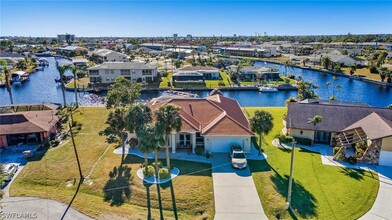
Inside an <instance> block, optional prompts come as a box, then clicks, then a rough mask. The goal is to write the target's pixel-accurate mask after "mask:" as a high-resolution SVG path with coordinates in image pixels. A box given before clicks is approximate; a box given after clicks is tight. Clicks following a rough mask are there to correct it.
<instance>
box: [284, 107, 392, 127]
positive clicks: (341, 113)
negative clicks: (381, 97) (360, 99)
mask: <svg viewBox="0 0 392 220" xmlns="http://www.w3.org/2000/svg"><path fill="white" fill-rule="evenodd" d="M373 112H375V113H377V114H378V115H379V116H381V117H383V118H385V119H387V120H392V109H388V108H373V107H366V106H347V105H332V104H318V103H289V104H288V113H287V127H289V128H297V129H303V130H318V131H327V132H339V131H342V130H343V129H345V128H347V127H349V126H350V125H352V124H354V123H356V122H358V121H359V120H361V119H363V118H365V117H366V116H368V115H370V114H371V113H373ZM315 115H321V116H322V117H323V121H322V122H321V123H319V124H317V125H315V126H314V125H313V124H308V118H313V117H314V116H315ZM290 116H291V121H292V124H290V120H289V117H290Z"/></svg>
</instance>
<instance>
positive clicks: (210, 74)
mask: <svg viewBox="0 0 392 220" xmlns="http://www.w3.org/2000/svg"><path fill="white" fill-rule="evenodd" d="M219 77H220V71H219V69H217V68H215V67H209V66H185V67H182V68H179V69H177V70H176V72H175V73H174V74H173V77H172V80H173V81H175V82H176V81H200V80H214V79H219Z"/></svg>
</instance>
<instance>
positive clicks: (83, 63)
mask: <svg viewBox="0 0 392 220" xmlns="http://www.w3.org/2000/svg"><path fill="white" fill-rule="evenodd" d="M72 63H73V65H75V66H87V65H88V60H87V59H84V58H82V59H80V58H73V59H72Z"/></svg>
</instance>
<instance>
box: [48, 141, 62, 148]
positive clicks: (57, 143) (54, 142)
mask: <svg viewBox="0 0 392 220" xmlns="http://www.w3.org/2000/svg"><path fill="white" fill-rule="evenodd" d="M59 144H60V141H58V140H53V141H51V143H50V145H51V146H52V147H57V146H58V145H59Z"/></svg>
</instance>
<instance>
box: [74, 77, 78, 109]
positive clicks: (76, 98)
mask: <svg viewBox="0 0 392 220" xmlns="http://www.w3.org/2000/svg"><path fill="white" fill-rule="evenodd" d="M74 89H75V102H76V107H79V104H78V88H76V72H75V73H74Z"/></svg>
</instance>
